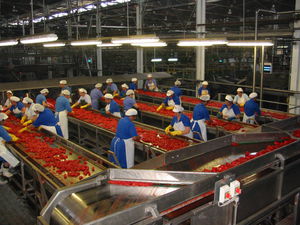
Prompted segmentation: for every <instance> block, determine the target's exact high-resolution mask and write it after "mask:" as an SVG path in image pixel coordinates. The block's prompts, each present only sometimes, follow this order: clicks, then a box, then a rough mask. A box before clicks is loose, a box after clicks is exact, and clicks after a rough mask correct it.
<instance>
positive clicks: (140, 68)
mask: <svg viewBox="0 0 300 225" xmlns="http://www.w3.org/2000/svg"><path fill="white" fill-rule="evenodd" d="M142 28H143V0H139V2H138V5H137V7H136V34H137V35H141V34H142V33H143V30H142ZM136 72H137V73H143V72H144V57H143V48H141V47H137V48H136Z"/></svg>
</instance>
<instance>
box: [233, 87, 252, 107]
mask: <svg viewBox="0 0 300 225" xmlns="http://www.w3.org/2000/svg"><path fill="white" fill-rule="evenodd" d="M236 92H237V95H236V96H235V97H234V99H233V103H234V104H237V105H238V106H239V107H244V105H245V103H246V102H247V101H248V100H249V97H248V95H247V94H245V93H244V90H243V89H242V88H238V89H237V90H236Z"/></svg>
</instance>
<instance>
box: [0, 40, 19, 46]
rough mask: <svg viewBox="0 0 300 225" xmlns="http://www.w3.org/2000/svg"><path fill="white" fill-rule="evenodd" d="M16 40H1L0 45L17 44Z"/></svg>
mask: <svg viewBox="0 0 300 225" xmlns="http://www.w3.org/2000/svg"><path fill="white" fill-rule="evenodd" d="M17 44H18V41H17V40H14V39H13V40H1V41H0V47H3V46H13V45H17Z"/></svg>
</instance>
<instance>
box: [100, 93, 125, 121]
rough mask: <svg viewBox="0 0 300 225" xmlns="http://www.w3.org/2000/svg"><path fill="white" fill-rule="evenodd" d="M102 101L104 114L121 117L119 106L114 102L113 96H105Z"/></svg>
mask: <svg viewBox="0 0 300 225" xmlns="http://www.w3.org/2000/svg"><path fill="white" fill-rule="evenodd" d="M104 99H105V102H106V106H105V114H107V115H113V116H116V117H121V112H120V106H119V105H118V103H116V101H115V100H114V96H112V94H105V95H104Z"/></svg>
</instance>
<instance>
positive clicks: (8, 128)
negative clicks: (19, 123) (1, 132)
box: [2, 126, 11, 130]
mask: <svg viewBox="0 0 300 225" xmlns="http://www.w3.org/2000/svg"><path fill="white" fill-rule="evenodd" d="M2 127H3V128H4V129H5V130H10V129H11V128H10V127H7V126H2Z"/></svg>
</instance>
